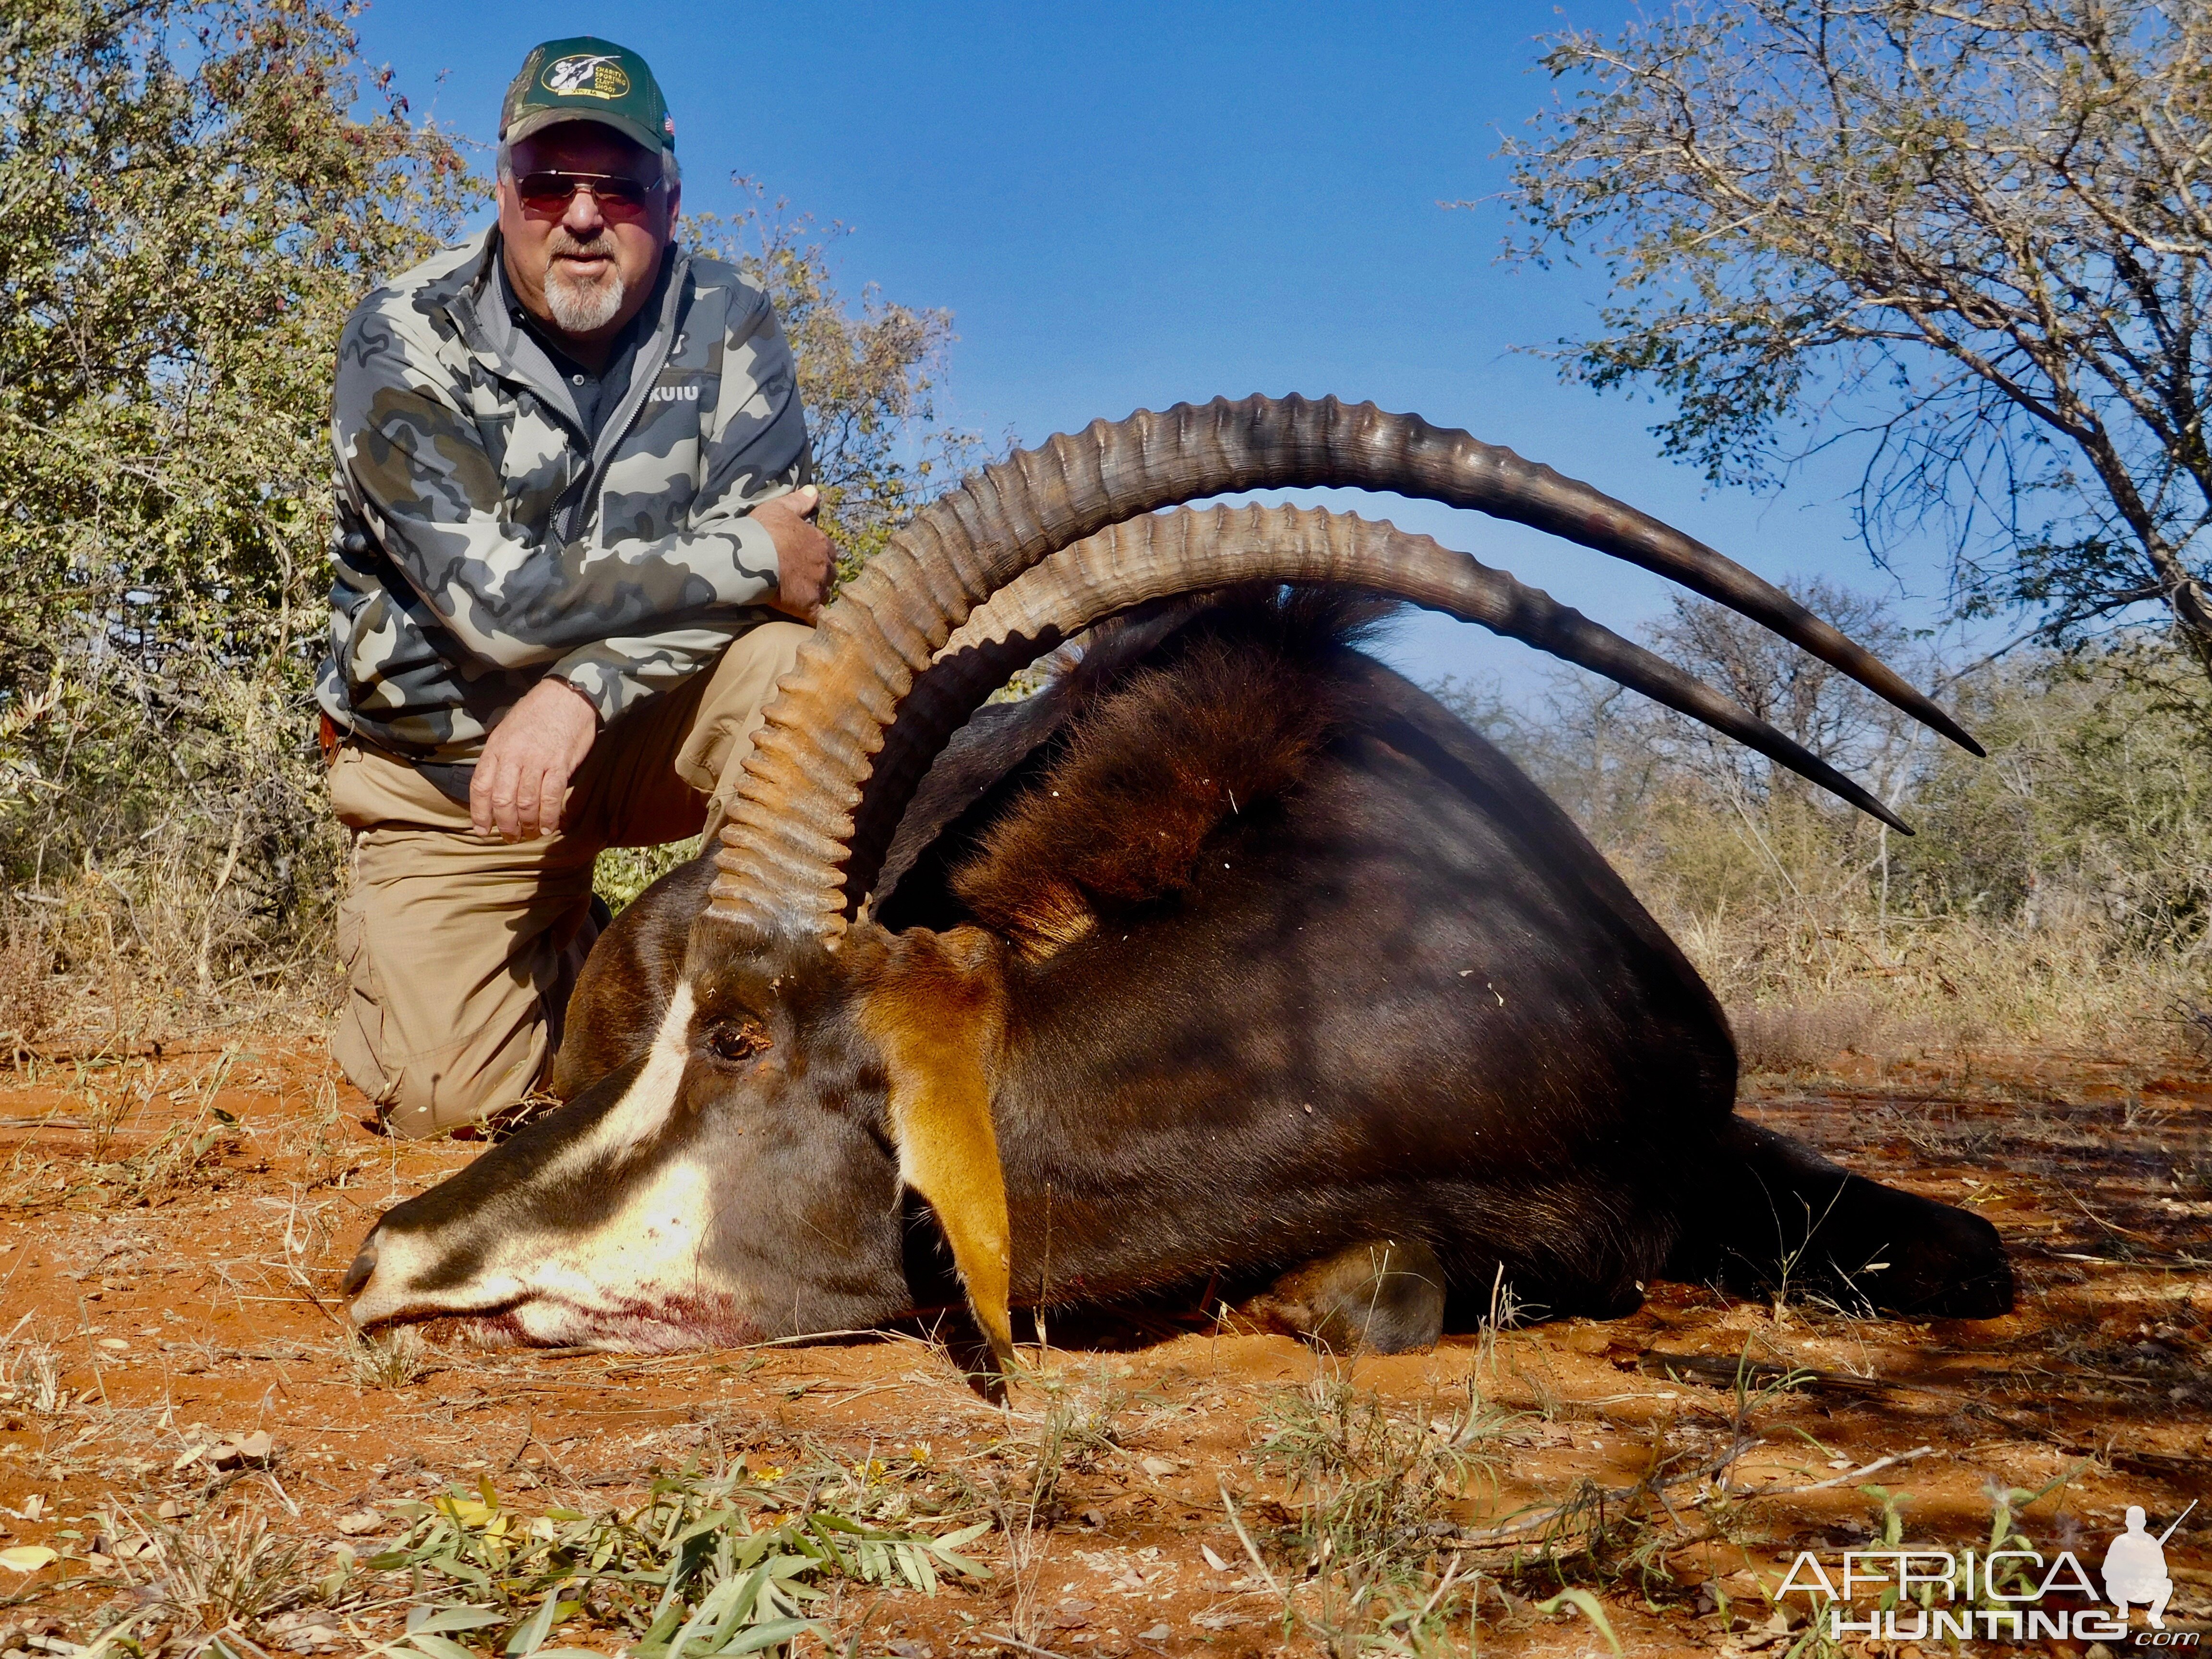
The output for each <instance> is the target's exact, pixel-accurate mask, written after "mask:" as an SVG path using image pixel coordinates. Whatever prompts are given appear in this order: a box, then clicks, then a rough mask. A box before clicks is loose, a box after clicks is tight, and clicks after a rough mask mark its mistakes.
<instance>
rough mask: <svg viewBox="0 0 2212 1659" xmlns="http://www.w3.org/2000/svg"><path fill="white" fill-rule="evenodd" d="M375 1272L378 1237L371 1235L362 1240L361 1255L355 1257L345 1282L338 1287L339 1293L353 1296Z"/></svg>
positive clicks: (348, 1269)
mask: <svg viewBox="0 0 2212 1659" xmlns="http://www.w3.org/2000/svg"><path fill="white" fill-rule="evenodd" d="M375 1271H376V1235H375V1234H374V1233H371V1234H370V1235H369V1236H368V1237H367V1238H365V1239H363V1240H362V1242H361V1253H360V1254H359V1255H356V1256H355V1257H354V1259H353V1266H351V1267H348V1268H347V1269H346V1276H345V1282H344V1283H343V1285H339V1286H338V1293H339V1294H340V1295H342V1296H351V1295H352V1294H353V1293H354V1292H355V1291H358V1290H359V1289H360V1288H361V1287H362V1285H366V1284H368V1276H369V1275H370V1274H371V1273H374V1272H375Z"/></svg>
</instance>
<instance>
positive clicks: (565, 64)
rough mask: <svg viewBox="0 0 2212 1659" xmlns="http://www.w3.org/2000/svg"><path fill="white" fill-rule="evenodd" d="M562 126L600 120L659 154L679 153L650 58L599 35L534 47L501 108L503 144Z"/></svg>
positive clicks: (672, 126)
mask: <svg viewBox="0 0 2212 1659" xmlns="http://www.w3.org/2000/svg"><path fill="white" fill-rule="evenodd" d="M556 121H597V122H598V123H599V125H602V126H609V127H612V128H613V129H614V130H615V131H617V132H619V133H620V134H622V136H623V137H625V138H628V139H629V140H630V141H631V142H632V143H638V144H642V145H644V146H645V148H646V149H648V150H650V151H651V152H652V153H653V154H654V155H661V154H663V153H665V152H666V151H669V150H672V149H675V148H676V123H675V121H674V120H673V119H672V118H671V117H670V115H669V113H668V101H667V100H665V98H663V97H662V96H661V95H660V82H658V81H656V80H654V79H653V71H652V70H650V69H648V68H647V66H646V62H645V59H644V58H641V57H639V56H638V55H637V54H636V53H635V52H632V51H631V50H630V49H629V47H627V46H617V45H616V44H615V43H614V42H613V41H611V40H600V39H599V37H598V36H597V35H592V34H579V35H576V36H574V38H573V39H570V40H548V41H547V42H545V44H544V45H543V46H533V47H532V48H531V51H530V56H529V57H527V58H524V59H523V60H522V72H521V73H520V75H518V76H515V77H514V80H513V82H512V83H511V84H510V85H509V86H508V87H507V101H506V102H505V103H504V104H502V105H501V106H500V112H499V137H500V142H501V143H513V142H514V141H515V140H516V139H518V138H527V137H529V136H530V135H531V134H532V133H533V132H536V131H538V130H539V129H541V128H544V127H550V126H551V125H553V124H554V123H555V122H556Z"/></svg>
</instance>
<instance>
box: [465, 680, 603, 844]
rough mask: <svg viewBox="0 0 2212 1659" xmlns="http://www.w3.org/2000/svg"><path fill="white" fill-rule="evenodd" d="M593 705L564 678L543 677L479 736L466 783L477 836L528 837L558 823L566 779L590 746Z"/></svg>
mask: <svg viewBox="0 0 2212 1659" xmlns="http://www.w3.org/2000/svg"><path fill="white" fill-rule="evenodd" d="M598 736H599V710H598V709H596V708H592V705H591V704H590V703H588V702H586V701H585V700H584V694H583V693H582V692H580V691H579V690H576V689H575V688H574V686H572V685H570V684H568V682H567V681H566V680H558V679H550V678H548V679H542V680H540V681H538V684H535V685H533V686H532V687H531V688H530V690H529V691H528V693H527V694H526V695H525V696H524V697H523V699H522V701H521V702H518V703H517V704H515V705H514V707H513V708H511V709H509V710H508V711H507V718H506V719H505V720H501V722H500V723H499V724H498V725H497V726H494V727H492V729H491V736H490V737H489V738H485V739H484V746H483V755H482V756H481V757H479V758H478V759H477V769H476V775H475V776H474V777H473V778H471V780H470V781H469V822H470V823H471V824H473V825H474V826H475V827H476V830H477V834H478V835H483V836H488V835H490V834H491V833H492V832H493V831H494V830H495V829H496V830H497V831H498V833H499V836H500V839H501V840H502V841H529V840H531V839H532V837H534V836H550V835H551V834H552V833H553V832H554V831H555V830H556V829H559V828H560V827H561V803H562V799H564V798H565V797H566V795H567V794H568V780H569V779H570V778H572V777H574V776H575V775H576V769H577V768H578V767H580V766H581V765H582V764H583V763H584V757H585V756H586V755H588V754H590V753H591V752H592V739H593V738H597V737H598Z"/></svg>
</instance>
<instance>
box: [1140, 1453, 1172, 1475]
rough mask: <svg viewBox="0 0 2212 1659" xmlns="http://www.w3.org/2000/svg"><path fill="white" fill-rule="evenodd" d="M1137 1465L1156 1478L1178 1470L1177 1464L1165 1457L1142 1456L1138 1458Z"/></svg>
mask: <svg viewBox="0 0 2212 1659" xmlns="http://www.w3.org/2000/svg"><path fill="white" fill-rule="evenodd" d="M1137 1467H1138V1468H1140V1469H1142V1470H1143V1471H1144V1472H1145V1473H1146V1474H1149V1475H1151V1476H1152V1478H1153V1479H1154V1480H1158V1479H1160V1478H1161V1477H1163V1476H1164V1475H1170V1474H1174V1473H1175V1472H1176V1466H1175V1465H1174V1464H1172V1463H1170V1462H1168V1460H1167V1459H1166V1458H1164V1457H1140V1458H1139V1459H1138V1460H1137Z"/></svg>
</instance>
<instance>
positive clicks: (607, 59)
mask: <svg viewBox="0 0 2212 1659" xmlns="http://www.w3.org/2000/svg"><path fill="white" fill-rule="evenodd" d="M538 79H539V82H540V84H542V85H543V86H544V88H545V90H546V91H548V92H550V93H555V94H561V95H562V96H568V97H574V96H582V97H586V98H607V99H614V98H620V97H623V96H625V95H626V94H628V93H629V75H628V74H627V73H626V72H625V71H624V70H623V66H622V65H621V64H618V63H617V62H616V61H615V59H614V58H613V56H612V55H611V54H605V55H601V56H597V57H594V56H592V55H590V54H588V53H580V54H579V55H578V56H576V57H574V58H562V59H561V61H560V62H558V63H557V64H549V65H547V67H546V70H545V73H544V75H542V76H539V77H538Z"/></svg>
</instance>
